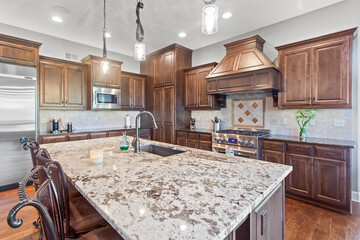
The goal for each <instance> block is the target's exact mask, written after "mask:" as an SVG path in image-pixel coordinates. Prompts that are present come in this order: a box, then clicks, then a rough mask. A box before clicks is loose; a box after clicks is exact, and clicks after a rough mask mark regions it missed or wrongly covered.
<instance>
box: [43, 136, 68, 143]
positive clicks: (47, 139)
mask: <svg viewBox="0 0 360 240" xmlns="http://www.w3.org/2000/svg"><path fill="white" fill-rule="evenodd" d="M66 137H67V136H66V135H58V136H41V137H40V139H41V141H40V142H41V144H46V143H57V142H65V141H66Z"/></svg>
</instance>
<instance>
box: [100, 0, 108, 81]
mask: <svg viewBox="0 0 360 240" xmlns="http://www.w3.org/2000/svg"><path fill="white" fill-rule="evenodd" d="M106 33H107V29H106V0H104V28H103V58H107V50H106ZM101 68H102V72H103V73H104V74H108V73H109V62H108V61H107V60H106V59H103V60H102V61H101Z"/></svg>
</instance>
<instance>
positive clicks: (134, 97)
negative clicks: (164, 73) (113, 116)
mask: <svg viewBox="0 0 360 240" xmlns="http://www.w3.org/2000/svg"><path fill="white" fill-rule="evenodd" d="M145 84H146V76H144V75H140V74H136V73H130V72H124V71H123V72H122V73H121V109H123V110H143V109H145Z"/></svg>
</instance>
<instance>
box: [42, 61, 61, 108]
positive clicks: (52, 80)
mask: <svg viewBox="0 0 360 240" xmlns="http://www.w3.org/2000/svg"><path fill="white" fill-rule="evenodd" d="M63 74H64V71H63V65H62V64H56V63H51V62H40V107H62V106H64V97H63V94H64V92H63V79H64V76H63Z"/></svg>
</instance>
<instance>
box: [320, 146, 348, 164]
mask: <svg viewBox="0 0 360 240" xmlns="http://www.w3.org/2000/svg"><path fill="white" fill-rule="evenodd" d="M314 155H315V156H316V157H320V158H330V159H336V160H343V161H346V157H347V156H346V148H340V147H325V146H315V150H314Z"/></svg>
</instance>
